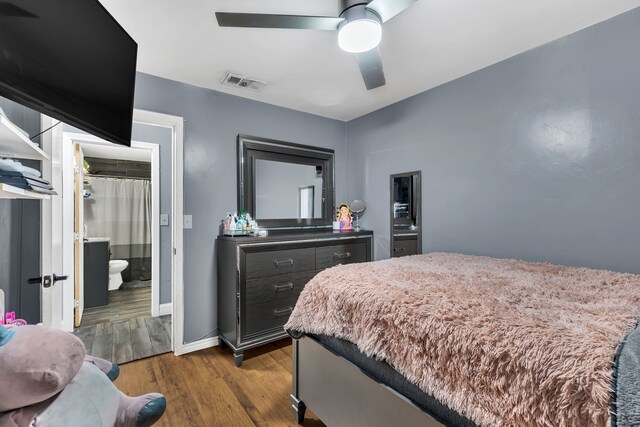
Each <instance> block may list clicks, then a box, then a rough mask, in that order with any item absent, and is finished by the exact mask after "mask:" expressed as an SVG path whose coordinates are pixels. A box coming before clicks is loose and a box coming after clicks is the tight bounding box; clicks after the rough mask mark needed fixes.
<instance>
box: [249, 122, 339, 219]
mask: <svg viewBox="0 0 640 427" xmlns="http://www.w3.org/2000/svg"><path fill="white" fill-rule="evenodd" d="M333 171H334V151H333V150H330V149H326V148H320V147H312V146H306V145H300V144H293V143H290V142H283V141H275V140H270V139H264V138H257V137H253V136H246V135H239V136H238V210H244V211H246V212H249V213H250V214H251V215H252V216H253V217H254V218H255V219H256V221H258V223H259V224H260V225H261V226H262V227H265V228H271V229H273V228H294V227H330V226H331V222H332V221H333V216H334V189H333Z"/></svg>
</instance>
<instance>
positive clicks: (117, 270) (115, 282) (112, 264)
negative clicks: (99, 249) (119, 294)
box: [109, 259, 129, 291]
mask: <svg viewBox="0 0 640 427" xmlns="http://www.w3.org/2000/svg"><path fill="white" fill-rule="evenodd" d="M128 265H129V263H128V262H127V261H125V260H122V259H114V260H111V261H109V290H110V291H115V290H116V289H118V288H120V285H122V270H124V269H125V268H127V266H128Z"/></svg>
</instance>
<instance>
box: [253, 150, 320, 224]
mask: <svg viewBox="0 0 640 427" xmlns="http://www.w3.org/2000/svg"><path fill="white" fill-rule="evenodd" d="M254 174H255V188H256V206H255V211H256V212H255V218H260V219H308V218H322V166H316V165H304V164H297V163H284V162H279V161H273V160H264V159H257V160H256V161H255V164H254Z"/></svg>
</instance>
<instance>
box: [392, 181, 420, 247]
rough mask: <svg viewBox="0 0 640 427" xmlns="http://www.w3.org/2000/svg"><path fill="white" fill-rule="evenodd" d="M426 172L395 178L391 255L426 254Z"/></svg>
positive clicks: (393, 183) (393, 184)
mask: <svg viewBox="0 0 640 427" xmlns="http://www.w3.org/2000/svg"><path fill="white" fill-rule="evenodd" d="M421 181H422V173H421V172H420V171H416V172H406V173H399V174H394V175H391V191H390V192H391V197H390V205H391V212H390V218H391V223H390V226H391V227H390V228H391V248H390V252H391V256H392V257H400V256H406V255H415V254H420V253H422V215H421V209H422V194H421V185H422V182H421Z"/></svg>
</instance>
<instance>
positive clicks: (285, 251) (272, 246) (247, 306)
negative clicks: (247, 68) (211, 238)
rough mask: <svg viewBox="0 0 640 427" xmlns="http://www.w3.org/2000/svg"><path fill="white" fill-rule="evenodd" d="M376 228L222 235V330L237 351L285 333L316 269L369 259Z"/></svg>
mask: <svg viewBox="0 0 640 427" xmlns="http://www.w3.org/2000/svg"><path fill="white" fill-rule="evenodd" d="M372 238H373V232H371V231H360V232H355V231H351V232H333V231H332V230H331V229H326V230H322V229H321V230H310V231H306V232H301V231H272V232H271V233H270V235H269V237H229V236H219V237H218V248H217V250H218V330H219V334H220V339H221V341H222V342H224V343H225V344H227V345H228V346H229V347H231V349H232V350H233V355H234V358H235V362H236V366H241V365H242V360H243V353H244V350H246V349H248V348H252V347H257V346H259V345H263V344H266V343H269V342H271V341H275V340H278V339H281V338H284V337H286V336H287V334H286V332H285V331H284V329H283V325H284V324H285V323H286V322H287V320H288V319H289V315H290V314H291V312H292V311H293V307H294V306H295V304H296V301H297V300H298V296H299V295H300V292H302V289H303V288H304V286H305V285H306V284H307V282H308V281H309V280H311V279H312V278H313V277H314V276H315V275H316V274H317V273H319V272H321V271H322V270H324V269H327V268H329V267H333V266H336V265H338V264H350V263H356V262H366V261H371V258H372V253H371V248H372Z"/></svg>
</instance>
